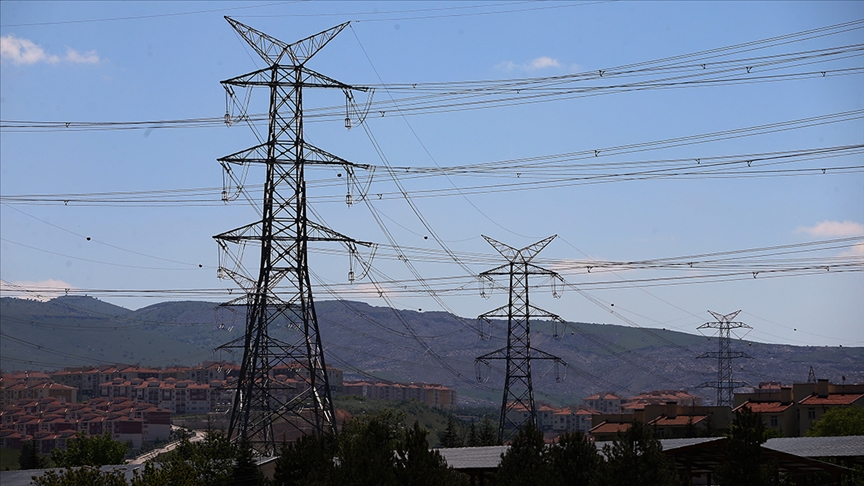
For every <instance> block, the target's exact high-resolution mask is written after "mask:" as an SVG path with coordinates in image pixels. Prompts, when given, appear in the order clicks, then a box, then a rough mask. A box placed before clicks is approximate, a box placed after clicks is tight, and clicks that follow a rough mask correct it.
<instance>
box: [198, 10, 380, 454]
mask: <svg viewBox="0 0 864 486" xmlns="http://www.w3.org/2000/svg"><path fill="white" fill-rule="evenodd" d="M225 19H226V20H227V21H228V22H229V23H230V24H231V26H232V27H233V28H234V30H236V31H237V32H238V33H239V34H240V36H241V37H242V38H243V39H244V40H245V41H246V42H247V43H248V44H249V45H250V46H251V47H252V49H254V50H255V52H257V53H258V55H259V56H261V58H262V59H263V60H264V61H265V62H266V64H267V67H265V68H262V69H258V70H256V71H253V72H251V73H248V74H244V75H242V76H238V77H235V78H232V79H228V80H226V81H222V85H223V87H224V88H225V90H226V92H227V96H228V100H229V103H231V105H230V106H232V108H231V109H235V108H236V109H239V110H240V114H239V115H238V116H232V115H231V114H230V112H229V113H226V115H225V121H226V123H227V124H229V125H230V124H231V123H233V122H235V121H245V122H247V123H249V125H250V127H251V128H252V129H253V130H256V128H257V127H256V126H255V125H254V124H253V123H252V122H251V120H250V118H249V116H248V114H247V109H248V103H249V99H250V98H249V96H248V94H249V92H247V96H245V97H242V98H240V99H238V98H237V97H236V96H235V93H234V88H245V89H250V90H251V88H253V87H266V88H267V89H268V91H269V120H268V124H267V134H266V137H262V136H261V134H258V132H257V130H256V135H257V136H258V138H259V141H260V142H261V143H259V144H258V145H255V146H253V147H251V148H248V149H245V150H242V151H240V152H237V153H234V154H231V155H228V156H226V157H222V158H220V159H219V162H220V163H221V164H222V167H223V168H224V171H225V173H226V174H227V176H228V177H227V178H226V187H225V190H224V191H223V199H224V200H226V201H228V200H230V199H232V198H236V197H239V195H240V194H245V195H246V197H247V198H248V199H249V201H250V202H252V204H253V205H254V206H256V207H257V208H258V209H259V210H260V212H261V219H260V220H258V221H255V222H253V223H250V224H247V225H245V226H241V227H239V228H236V229H233V230H231V231H227V232H225V233H222V234H219V235H216V236H214V237H213V238H214V239H216V241H217V242H218V244H219V246H220V249H221V250H222V252H221V253H220V262H219V272H220V273H219V274H220V277H223V278H224V277H226V276H227V277H230V278H231V279H233V280H234V281H235V282H236V283H237V284H238V285H239V286H240V287H242V288H243V290H244V291H245V295H244V296H243V297H241V298H239V299H236V300H235V301H232V302H229V303H228V304H226V305H245V306H246V332H245V334H244V335H243V336H242V337H241V338H240V339H237V340H235V341H232V342H230V343H227V344H225V345H223V346H220V347H219V348H217V349H226V350H233V349H238V350H239V349H241V348H242V349H243V360H242V362H241V364H240V373H239V376H238V381H237V390H236V393H235V398H234V403H233V405H232V408H231V419H230V422H229V426H228V436H229V437H230V438H231V439H232V440H248V441H249V442H250V443H251V444H252V446H253V448H254V449H255V450H256V452H257V453H259V454H262V455H274V454H275V453H276V447H277V444H278V443H279V442H281V441H282V440H283V438H284V437H285V436H286V435H287V434H286V433H285V429H284V428H285V427H287V428H288V429H289V430H293V429H296V430H297V431H299V433H301V434H320V433H323V432H326V431H331V430H333V429H334V428H335V422H334V413H333V403H332V400H331V397H330V387H329V382H328V381H329V380H328V376H327V366H326V364H325V361H324V350H323V347H322V345H321V338H320V335H319V332H318V319H317V317H316V315H315V306H314V304H313V301H312V290H311V286H310V282H309V267H308V258H307V243H309V242H318V241H335V242H341V243H343V244H344V245H346V246H347V247H348V249H349V251H350V252H351V255H352V258H353V256H354V255H355V252H356V244H366V243H362V242H357V241H355V240H353V239H351V238H348V237H347V236H344V235H341V234H339V233H337V232H335V231H333V230H331V229H329V228H326V227H324V226H322V225H320V224H318V223H315V222H313V221H310V220H309V219H308V218H307V205H306V180H305V176H304V169H305V168H306V166H307V165H312V164H315V165H336V166H341V167H343V168H344V170H345V172H346V176H347V178H350V177H352V176H353V169H354V168H355V167H363V166H357V165H355V164H352V163H350V162H347V161H345V160H343V159H340V158H339V157H336V156H334V155H331V154H329V153H327V152H325V151H323V150H321V149H319V148H317V147H314V146H312V145H310V144H308V143H306V141H305V140H304V137H303V89H304V88H310V87H311V88H335V89H338V90H342V91H343V92H344V93H345V96H346V97H347V98H348V101H351V100H353V98H352V94H351V92H352V91H353V90H360V91H366V90H367V88H358V87H354V86H349V85H346V84H343V83H340V82H338V81H335V80H333V79H330V78H328V77H327V76H324V75H322V74H319V73H316V72H315V71H312V70H310V69H308V68H306V66H305V64H306V62H307V61H308V60H309V59H311V58H312V56H314V55H315V54H316V53H317V52H318V51H319V50H321V49H322V48H323V47H324V46H325V45H326V44H327V43H328V42H329V41H330V40H331V39H333V38H334V37H335V36H336V35H337V34H339V32H341V31H342V29H344V28H345V27H346V26H347V25H348V24H347V23H344V24H341V25H337V26H336V27H333V28H331V29H328V30H325V31H323V32H320V33H318V34H315V35H313V36H310V37H307V38H305V39H302V40H300V41H298V42H295V43H293V44H286V43H284V42H282V41H280V40H278V39H275V38H273V37H270V36H269V35H267V34H264V33H262V32H259V31H257V30H255V29H253V28H251V27H249V26H247V25H244V24H241V23H240V22H237V21H235V20H233V19H231V18H229V17H225ZM347 106H348V102H347V101H346V107H347ZM226 110H229V109H228V108H227V107H226ZM229 111H230V110H229ZM347 111H348V110H347V108H346V127H350V119H349V117H348V113H347ZM361 122H362V120H361ZM256 165H258V166H261V167H263V168H264V170H265V171H266V179H265V181H264V196H263V200H261V202H260V203H258V202H255V201H254V200H252V199H251V197H250V196H249V195H248V193H245V192H244V183H245V176H246V173H247V171H248V169H249V167H250V166H256ZM235 169H237V170H235ZM340 175H341V174H340ZM232 184H233V186H232ZM350 187H351V182H350V179H349V198H348V203H349V204H350V202H351V199H350ZM229 189H230V190H229ZM247 244H250V245H260V260H259V265H258V275H257V278H253V276H252V275H247V274H246V273H245V272H244V265H243V253H244V250H245V247H246V245H247ZM234 250H236V251H234ZM352 273H353V272H352ZM349 275H350V274H349ZM352 277H353V276H349V279H351V278H352ZM276 331H278V332H276ZM277 335H278V336H279V337H278V338H277V337H276V336H277ZM282 336H288V337H287V338H285V337H282ZM277 369H278V373H279V374H284V375H286V376H287V377H288V378H289V379H286V378H285V377H280V378H279V379H277V377H276V376H275V375H276V373H277ZM274 426H277V428H278V429H279V430H280V432H279V433H278V434H277V433H274Z"/></svg>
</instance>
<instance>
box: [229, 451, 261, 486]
mask: <svg viewBox="0 0 864 486" xmlns="http://www.w3.org/2000/svg"><path fill="white" fill-rule="evenodd" d="M262 481H263V477H262V475H261V471H259V470H258V465H257V464H255V455H254V454H253V452H252V444H250V443H249V441H247V440H242V441H240V442H239V443H238V444H237V452H236V459H235V462H234V469H233V470H232V471H231V483H232V484H234V485H236V486H258V485H259V484H261V482H262Z"/></svg>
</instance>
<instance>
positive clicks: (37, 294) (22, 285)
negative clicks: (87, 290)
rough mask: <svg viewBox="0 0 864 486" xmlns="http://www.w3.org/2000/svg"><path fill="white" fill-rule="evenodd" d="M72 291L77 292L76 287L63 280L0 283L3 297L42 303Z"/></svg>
mask: <svg viewBox="0 0 864 486" xmlns="http://www.w3.org/2000/svg"><path fill="white" fill-rule="evenodd" d="M72 290H75V287H74V286H72V285H71V284H68V283H66V282H64V281H62V280H54V279H48V280H40V281H38V282H32V281H16V282H9V283H7V282H5V281H0V293H2V295H3V297H18V298H23V299H32V300H39V301H42V302H45V301H48V300H51V299H53V298H55V297H60V296H61V295H65V294H66V292H67V291H72Z"/></svg>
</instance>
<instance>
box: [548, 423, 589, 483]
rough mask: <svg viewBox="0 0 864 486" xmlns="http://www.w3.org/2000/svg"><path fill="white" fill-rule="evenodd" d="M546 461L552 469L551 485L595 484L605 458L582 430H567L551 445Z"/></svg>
mask: <svg viewBox="0 0 864 486" xmlns="http://www.w3.org/2000/svg"><path fill="white" fill-rule="evenodd" d="M546 462H547V463H548V465H549V469H550V476H551V478H550V481H549V483H548V484H549V486H558V485H560V486H565V485H566V486H594V485H596V484H597V481H598V474H599V471H600V467H601V465H602V464H603V458H602V457H601V456H600V453H599V452H597V447H596V446H595V445H594V443H593V442H590V441H589V440H588V438H587V437H585V436H584V435H583V434H582V432H565V433H564V434H562V435H561V436H559V437H558V443H556V444H554V445H553V446H551V447H549V448H548V449H547V452H546Z"/></svg>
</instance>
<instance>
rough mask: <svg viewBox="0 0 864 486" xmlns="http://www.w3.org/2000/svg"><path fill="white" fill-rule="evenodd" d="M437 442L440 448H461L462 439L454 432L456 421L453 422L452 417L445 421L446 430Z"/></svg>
mask: <svg viewBox="0 0 864 486" xmlns="http://www.w3.org/2000/svg"><path fill="white" fill-rule="evenodd" d="M439 440H440V442H441V447H447V448H450V447H462V438H461V437H459V432H458V431H457V430H456V421H455V420H453V416H450V417H449V418H448V419H447V428H446V429H444V433H443V434H441V437H439Z"/></svg>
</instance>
